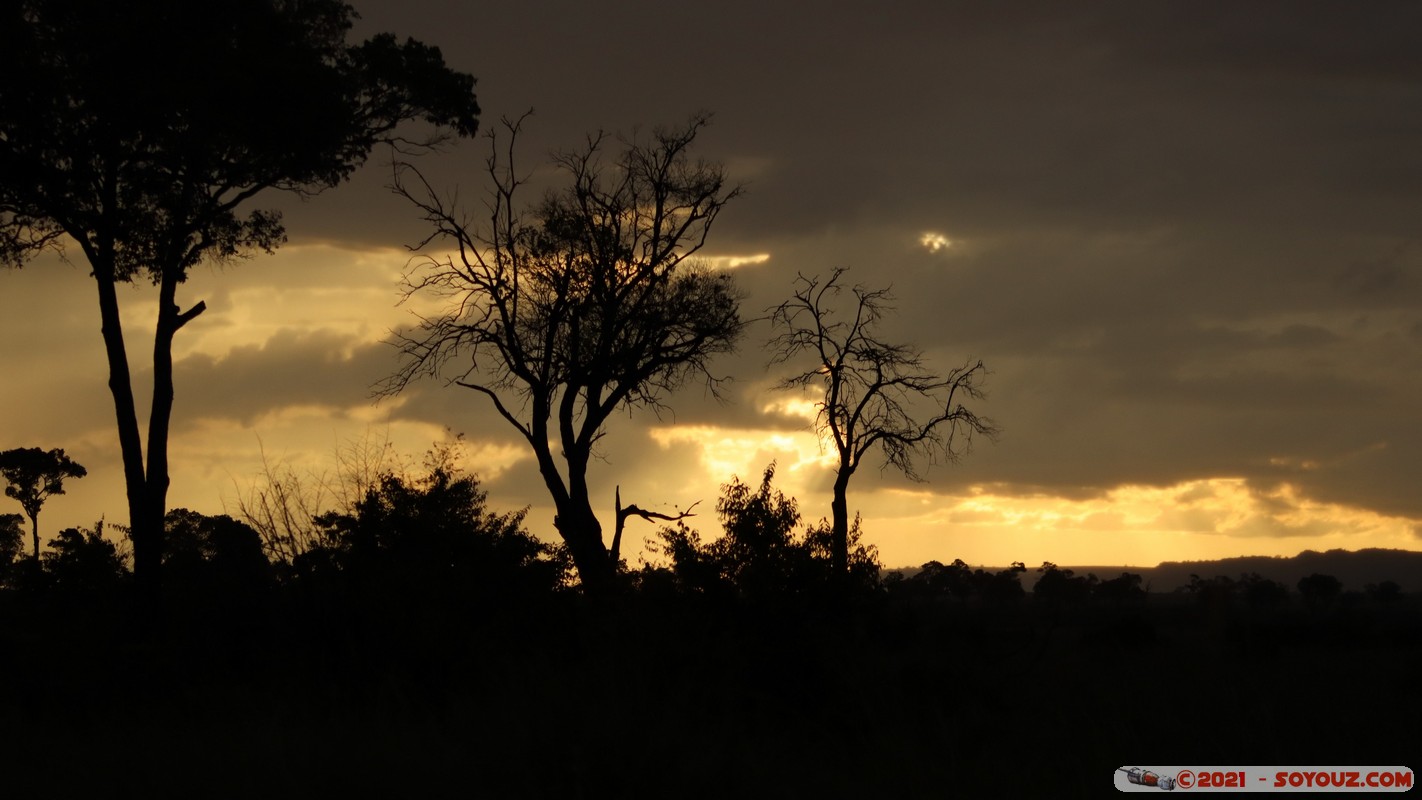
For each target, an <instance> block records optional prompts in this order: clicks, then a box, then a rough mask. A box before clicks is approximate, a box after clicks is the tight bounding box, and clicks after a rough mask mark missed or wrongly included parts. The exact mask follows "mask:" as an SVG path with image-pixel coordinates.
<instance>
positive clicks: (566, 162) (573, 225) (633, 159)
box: [386, 117, 742, 591]
mask: <svg viewBox="0 0 1422 800" xmlns="http://www.w3.org/2000/svg"><path fill="white" fill-rule="evenodd" d="M521 122H522V120H520V121H519V122H510V121H508V120H505V121H504V125H505V128H506V132H507V142H506V147H507V149H506V150H504V151H503V152H500V141H499V139H498V138H497V137H496V136H492V135H491V137H490V140H491V142H492V146H491V150H492V155H491V156H490V158H489V160H488V162H487V163H488V173H489V175H490V177H491V178H492V181H493V188H492V190H491V192H490V198H489V201H488V208H489V209H490V213H489V216H488V218H487V223H485V224H476V223H473V222H471V221H468V220H467V219H466V217H465V216H464V215H463V213H462V212H461V211H460V209H458V208H456V207H453V206H452V205H451V203H450V201H446V200H444V199H442V198H441V197H440V195H439V194H438V193H437V192H436V191H435V190H434V189H433V188H432V187H431V186H430V184H429V183H428V182H427V181H426V180H425V179H424V177H423V176H422V175H420V174H419V172H418V171H416V170H415V169H414V168H413V167H408V166H406V167H405V168H403V169H402V170H400V171H397V173H396V191H397V192H398V193H399V194H401V195H402V196H404V197H405V198H406V199H408V200H410V202H412V203H413V204H414V205H415V206H416V207H417V208H418V209H419V210H420V212H421V213H422V214H423V215H424V218H425V220H426V221H427V222H428V223H429V225H430V226H431V233H430V234H429V236H428V238H426V240H425V241H424V242H423V243H422V246H424V245H436V244H437V245H438V246H439V247H440V250H441V253H442V254H441V255H438V256H433V255H432V256H431V257H430V258H429V260H428V262H427V264H426V269H425V271H423V272H422V273H418V275H417V276H412V278H411V282H410V289H409V291H410V292H411V293H416V292H426V293H433V294H436V295H440V296H445V297H448V298H450V299H451V300H452V301H453V302H452V305H451V310H449V311H448V312H446V313H444V314H441V315H439V316H436V317H433V318H430V319H426V320H424V321H423V324H422V325H421V327H420V328H419V330H418V331H417V332H415V333H412V334H409V335H406V336H402V337H401V341H400V345H401V349H402V352H403V354H404V356H405V363H404V365H403V367H402V368H401V369H400V371H399V372H397V373H396V375H395V376H393V377H392V379H391V380H390V382H389V384H388V385H387V387H386V391H387V392H388V393H395V392H398V391H400V390H402V389H403V388H404V387H405V386H406V385H408V383H409V382H410V381H411V380H413V379H415V378H417V377H420V376H438V375H443V376H446V377H449V376H452V378H453V382H454V383H457V384H458V385H460V386H463V387H466V388H468V389H471V390H473V391H475V392H478V393H479V394H482V395H484V396H486V397H487V398H488V399H489V402H491V403H492V404H493V406H494V409H495V410H496V411H497V412H498V414H499V416H501V417H502V418H503V419H504V420H505V421H506V422H508V423H509V425H511V426H512V427H513V428H514V430H516V431H517V432H518V434H519V435H520V436H521V437H523V439H524V440H525V441H527V442H528V446H529V447H530V448H531V449H532V450H533V453H534V456H535V458H536V460H537V463H538V470H539V473H540V475H541V476H542V477H543V482H544V485H545V486H546V487H547V489H548V492H549V494H550V495H551V496H552V499H553V504H554V506H555V507H556V509H557V517H556V519H555V525H556V526H557V529H558V532H559V534H560V535H561V536H562V538H563V541H564V542H566V543H567V546H568V549H569V551H570V553H571V554H572V557H573V560H574V562H575V563H576V565H577V568H578V574H579V577H580V578H581V580H582V583H583V586H584V587H585V588H587V589H588V590H590V591H599V590H602V589H604V588H607V587H608V586H610V585H611V582H612V579H613V576H614V574H615V572H616V570H617V564H616V561H615V559H614V558H613V557H612V555H611V553H610V552H609V549H608V547H607V546H606V544H605V543H604V542H603V536H602V526H601V524H600V523H599V521H598V518H597V516H596V515H595V514H594V513H593V506H592V498H591V496H590V494H589V490H588V466H589V462H590V461H591V459H592V457H593V451H594V447H595V446H596V444H597V442H598V440H599V439H600V438H601V437H602V436H603V434H604V431H603V426H604V424H605V423H606V422H607V420H608V418H609V417H611V416H612V414H613V413H614V412H616V411H617V410H618V409H621V408H627V409H629V410H630V409H631V408H635V407H639V406H645V407H650V408H652V409H653V410H659V409H661V408H663V404H664V401H665V399H666V397H667V395H668V394H669V393H670V392H671V391H672V390H673V389H675V388H677V387H678V386H681V385H682V384H684V383H685V382H687V381H688V380H690V379H693V378H704V379H705V381H706V382H707V385H708V386H709V387H711V389H712V391H713V392H714V391H715V387H716V383H717V381H716V379H715V378H714V377H713V376H712V374H711V373H710V371H709V370H708V362H709V360H710V358H711V357H712V356H714V355H716V354H718V353H724V352H728V351H730V350H731V349H732V347H733V345H734V343H735V340H736V338H737V337H738V336H739V334H740V332H741V329H742V322H741V319H740V316H739V314H738V310H737V307H738V304H739V297H738V293H737V291H736V289H735V286H734V284H733V282H732V279H731V276H730V275H727V274H723V273H714V272H710V271H707V270H706V269H704V268H701V267H698V266H697V265H696V264H695V263H694V261H693V260H692V257H693V256H694V255H695V254H696V253H697V252H698V251H699V250H700V249H701V247H702V246H703V245H704V244H705V242H706V238H707V235H708V234H709V233H710V230H711V226H712V224H713V223H714V222H715V220H716V218H717V217H718V216H719V215H720V213H721V210H722V209H723V208H724V207H725V205H726V203H727V202H729V201H730V200H731V199H732V198H733V197H735V195H736V193H737V190H736V189H734V188H732V187H730V186H728V185H727V183H726V177H725V173H724V171H723V169H722V168H721V167H720V166H719V165H715V164H708V163H706V162H703V161H698V160H693V159H692V158H691V155H690V150H691V146H692V143H693V142H694V140H695V139H696V137H697V135H698V134H699V133H700V131H701V130H702V128H703V127H704V126H705V125H706V122H707V120H706V118H705V117H696V118H694V119H692V120H691V122H690V123H688V124H687V125H686V126H684V127H682V128H678V129H670V130H668V129H661V130H658V131H656V132H655V133H654V134H653V136H652V138H651V140H650V141H644V140H634V141H628V142H624V143H623V147H622V148H621V150H620V152H619V153H618V154H617V155H616V156H612V157H609V156H607V155H606V154H605V152H604V151H605V149H606V145H607V144H608V141H607V137H605V136H602V135H597V136H593V137H590V138H589V139H588V141H587V144H586V145H585V146H584V147H582V148H580V149H578V150H574V151H570V152H567V153H564V154H562V155H560V156H558V157H557V160H556V166H557V167H558V168H559V170H560V171H561V173H562V174H563V176H564V177H565V178H566V180H567V183H566V185H565V186H563V187H562V188H561V189H559V190H557V191H554V192H551V193H549V194H548V195H546V196H545V197H544V198H543V200H542V201H541V202H539V203H536V204H534V205H532V206H530V207H528V208H527V209H521V208H520V207H519V206H518V202H519V197H521V195H520V194H519V191H518V190H519V189H520V187H521V186H522V185H523V181H522V179H521V178H520V177H519V175H518V173H516V172H515V170H514V166H513V151H514V142H515V140H516V139H517V136H518V132H519V127H520V124H521ZM450 251H453V253H454V255H452V256H447V255H443V253H447V252H450ZM555 453H557V454H559V455H560V456H561V461H562V464H561V466H560V464H559V458H558V457H556V456H555Z"/></svg>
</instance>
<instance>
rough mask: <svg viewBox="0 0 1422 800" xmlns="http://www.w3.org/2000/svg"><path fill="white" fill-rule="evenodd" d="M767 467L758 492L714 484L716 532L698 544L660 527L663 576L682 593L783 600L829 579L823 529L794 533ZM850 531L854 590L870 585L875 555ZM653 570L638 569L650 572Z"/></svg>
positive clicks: (874, 581) (795, 519) (737, 484)
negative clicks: (665, 562)
mask: <svg viewBox="0 0 1422 800" xmlns="http://www.w3.org/2000/svg"><path fill="white" fill-rule="evenodd" d="M774 478H775V465H774V464H771V465H769V466H767V467H766V468H765V472H764V474H763V475H762V476H761V482H760V487H759V488H757V489H752V488H751V487H750V486H748V485H747V484H744V483H742V482H741V481H740V479H739V478H732V479H731V482H730V483H727V484H725V485H723V486H722V487H721V499H720V500H719V501H717V503H716V513H717V514H718V516H720V518H721V526H722V529H723V531H724V535H722V536H721V537H719V538H717V539H714V540H712V541H710V542H707V543H703V542H702V541H701V537H700V534H698V533H697V532H696V531H694V530H691V529H690V528H688V527H686V526H685V525H684V524H681V523H678V525H677V526H676V527H674V528H672V527H668V528H663V529H662V530H661V531H660V533H659V537H660V539H661V542H660V544H659V545H658V547H659V549H660V551H661V553H662V554H664V555H666V556H667V557H669V558H670V559H671V573H672V575H673V576H674V578H675V579H676V581H677V582H678V583H679V584H680V585H681V587H682V588H683V589H685V590H688V591H691V592H693V593H700V594H726V593H730V592H735V593H737V594H739V595H741V596H743V597H746V598H754V599H761V598H769V597H783V596H789V595H794V594H803V593H805V592H810V591H813V590H814V589H815V588H816V587H818V586H823V585H827V583H828V581H829V578H830V576H831V572H830V552H829V546H828V542H829V526H828V525H827V524H825V523H824V521H823V520H822V521H821V523H820V524H819V525H817V526H811V527H810V528H809V529H808V530H806V531H804V533H803V534H801V533H797V532H796V526H798V525H799V522H800V510H799V507H798V504H797V503H796V502H795V500H794V498H790V497H786V496H785V494H784V493H783V492H781V491H779V490H778V489H774V488H772V486H771V483H772V481H773V480H774ZM857 522H858V521H857V520H856V524H855V526H854V529H853V532H852V537H853V538H852V540H851V542H852V544H853V545H854V548H853V551H852V552H853V557H852V559H851V572H850V574H851V576H852V577H853V578H854V585H855V586H857V587H861V588H872V587H877V586H878V578H879V568H880V565H879V560H878V551H877V550H875V549H874V548H873V547H872V546H863V545H860V544H859V536H860V532H859V526H858V524H857ZM656 572H657V569H656V568H652V569H649V570H647V571H646V574H644V576H643V578H644V582H645V581H646V578H647V577H648V576H649V575H655V574H656Z"/></svg>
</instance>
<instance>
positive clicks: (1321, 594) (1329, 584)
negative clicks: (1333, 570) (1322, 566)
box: [1299, 572, 1343, 608]
mask: <svg viewBox="0 0 1422 800" xmlns="http://www.w3.org/2000/svg"><path fill="white" fill-rule="evenodd" d="M1342 593H1343V582H1342V581H1340V580H1338V579H1337V578H1335V577H1333V576H1332V575H1323V574H1321V573H1317V572H1315V573H1313V574H1312V575H1309V576H1308V577H1306V578H1300V579H1299V594H1301V595H1303V599H1304V603H1306V604H1307V605H1308V607H1309V608H1322V607H1325V606H1328V605H1329V604H1331V603H1332V602H1333V601H1334V600H1336V599H1337V598H1338V595H1340V594H1342Z"/></svg>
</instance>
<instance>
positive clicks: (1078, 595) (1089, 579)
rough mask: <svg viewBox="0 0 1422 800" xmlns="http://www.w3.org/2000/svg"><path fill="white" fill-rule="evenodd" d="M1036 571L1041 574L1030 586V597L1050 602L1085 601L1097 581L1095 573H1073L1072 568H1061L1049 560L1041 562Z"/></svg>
mask: <svg viewBox="0 0 1422 800" xmlns="http://www.w3.org/2000/svg"><path fill="white" fill-rule="evenodd" d="M1037 572H1039V573H1041V575H1040V576H1039V577H1038V578H1037V583H1036V584H1034V585H1033V586H1032V597H1033V598H1034V599H1036V600H1041V601H1045V602H1047V603H1052V604H1063V605H1065V604H1074V603H1082V602H1085V600H1086V599H1087V598H1089V597H1091V594H1092V591H1093V590H1094V589H1095V588H1096V587H1097V585H1098V583H1099V581H1098V580H1097V578H1096V576H1095V575H1086V576H1085V577H1083V576H1081V575H1074V574H1073V572H1072V570H1069V569H1062V568H1061V567H1058V566H1057V565H1056V564H1053V563H1052V562H1050V561H1044V562H1042V566H1040V567H1038V568H1037Z"/></svg>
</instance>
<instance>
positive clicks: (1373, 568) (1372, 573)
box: [897, 548, 1422, 592]
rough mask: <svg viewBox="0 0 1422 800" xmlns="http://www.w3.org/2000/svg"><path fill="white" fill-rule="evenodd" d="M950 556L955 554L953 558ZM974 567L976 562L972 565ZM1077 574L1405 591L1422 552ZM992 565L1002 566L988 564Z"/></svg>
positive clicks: (1157, 587) (1418, 570) (1341, 553)
mask: <svg viewBox="0 0 1422 800" xmlns="http://www.w3.org/2000/svg"><path fill="white" fill-rule="evenodd" d="M950 560H951V559H950ZM973 566H974V567H976V566H977V565H973ZM1061 567H1062V568H1063V569H1069V570H1071V571H1072V572H1074V573H1076V574H1077V575H1088V574H1090V575H1095V576H1096V577H1098V578H1101V579H1102V580H1107V579H1110V578H1115V577H1118V576H1120V574H1121V573H1122V572H1130V573H1133V574H1136V575H1140V576H1141V584H1142V585H1143V586H1149V587H1150V591H1152V592H1172V591H1174V590H1176V589H1178V588H1180V587H1181V586H1185V585H1186V584H1188V583H1190V576H1191V575H1192V574H1195V575H1199V576H1200V577H1202V578H1213V577H1215V576H1217V575H1224V576H1226V577H1228V578H1233V579H1236V580H1237V579H1238V578H1239V576H1240V575H1242V574H1246V573H1251V572H1257V573H1259V574H1260V575H1261V576H1263V577H1265V578H1268V579H1269V580H1272V581H1278V582H1279V583H1282V584H1283V585H1285V586H1287V587H1288V588H1289V591H1296V590H1297V587H1298V582H1299V579H1300V578H1305V577H1307V576H1309V575H1312V574H1313V573H1315V572H1318V573H1322V574H1324V575H1332V576H1333V577H1335V578H1337V579H1338V580H1340V581H1342V582H1343V589H1344V591H1359V592H1360V591H1362V590H1363V587H1364V586H1367V585H1368V584H1370V583H1381V582H1382V581H1393V582H1394V583H1396V584H1397V585H1398V586H1401V587H1402V591H1404V592H1422V552H1414V551H1411V550H1383V549H1379V548H1371V549H1367V550H1329V551H1328V552H1326V553H1320V552H1317V551H1314V550H1305V551H1303V552H1302V553H1299V554H1298V555H1296V556H1293V557H1287V558H1286V557H1273V556H1240V557H1238V558H1221V559H1216V560H1213V561H1166V562H1163V563H1161V564H1159V565H1157V566H1154V567H1125V566H1075V565H1066V564H1063V565H1061ZM987 569H988V570H990V571H996V570H998V569H1003V568H1002V567H988V568H987ZM897 571H899V572H902V573H904V575H905V576H909V575H912V574H914V573H915V572H918V568H917V567H913V568H909V569H899V570H897ZM1036 581H1037V573H1036V571H1035V566H1033V565H1028V568H1027V572H1025V573H1023V575H1022V586H1023V588H1025V589H1027V590H1028V591H1031V589H1032V585H1033V584H1034V583H1036Z"/></svg>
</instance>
